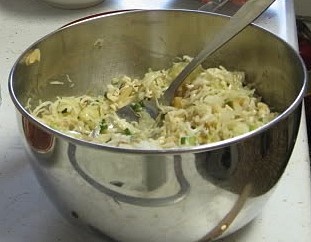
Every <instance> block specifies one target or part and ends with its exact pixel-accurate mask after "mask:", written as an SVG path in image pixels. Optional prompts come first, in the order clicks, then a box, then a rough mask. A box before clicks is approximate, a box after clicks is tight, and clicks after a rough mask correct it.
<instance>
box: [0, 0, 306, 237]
mask: <svg viewBox="0 0 311 242" xmlns="http://www.w3.org/2000/svg"><path fill="white" fill-rule="evenodd" d="M200 6H201V1H199V0H198V1H195V0H188V1H180V0H179V1H165V0H158V1H151V2H150V1H145V0H144V1H143V0H131V1H130V0H129V1H126V0H106V1H104V2H103V3H101V4H99V5H97V6H95V7H92V8H88V9H82V10H62V9H56V8H52V7H50V6H48V5H46V4H44V3H43V2H41V1H36V0H13V1H8V0H0V36H1V38H0V46H1V47H0V82H1V88H2V90H1V95H2V99H3V100H2V105H1V106H0V242H23V241H25V242H28V241H31V242H41V241H46V242H55V241H65V242H79V241H94V242H95V241H97V240H96V239H95V238H92V237H89V235H86V234H81V233H78V232H77V231H78V228H76V227H74V226H73V225H71V224H69V223H68V222H67V221H66V220H65V219H64V218H63V217H62V216H61V215H60V214H59V213H58V212H57V210H56V209H55V208H54V206H53V205H52V204H51V203H50V201H49V200H48V198H47V197H46V195H45V194H44V192H43V190H42V189H41V187H40V186H39V184H38V182H37V180H36V178H35V176H34V174H33V172H32V170H31V167H30V165H29V163H28V157H27V156H26V153H25V151H24V148H23V146H22V142H21V140H20V133H19V131H18V129H17V121H16V117H15V110H14V106H13V103H12V102H11V99H10V97H9V94H8V90H7V82H8V76H9V72H10V69H11V68H12V66H13V64H14V62H15V60H16V59H17V58H18V56H19V55H20V54H21V53H22V52H23V51H24V50H25V49H26V48H27V47H28V46H29V45H31V44H32V43H33V42H35V41H36V40H38V39H39V38H41V37H43V36H44V35H46V34H48V33H49V32H51V31H53V30H55V29H57V28H59V27H61V26H62V25H64V24H66V23H68V22H70V21H72V20H75V19H77V18H81V17H84V16H87V15H90V14H94V13H99V12H104V11H108V10H117V9H129V8H192V9H196V8H198V7H200ZM271 13H273V14H271ZM294 20H295V14H294V9H293V1H292V0H277V1H276V2H275V3H274V4H273V5H272V6H271V7H270V8H269V10H268V11H267V12H266V13H264V14H263V16H261V17H260V18H259V19H258V20H257V21H256V22H257V23H258V24H259V25H261V26H263V27H264V28H266V29H268V30H270V31H272V32H274V33H275V34H277V35H279V36H280V37H281V38H283V39H285V40H286V41H288V42H289V43H290V44H292V45H293V46H294V47H295V48H297V39H296V30H295V21H294ZM310 200H311V189H310V160H309V154H308V141H307V134H306V122H305V114H304V113H303V114H302V121H301V127H300V130H299V135H298V139H297V143H296V145H295V148H294V151H293V154H292V156H291V158H290V161H289V165H288V167H287V169H286V171H285V173H284V175H283V176H282V178H281V181H280V183H279V184H278V186H277V188H276V190H275V192H274V194H273V195H272V197H271V199H270V200H269V202H268V203H267V204H266V206H265V208H264V210H263V211H262V213H260V215H259V216H258V217H257V218H256V219H255V220H254V221H253V222H251V223H250V224H249V225H247V226H246V227H244V228H243V229H241V230H240V231H238V232H236V233H235V234H233V235H231V236H229V237H227V238H225V239H223V240H222V241H242V242H243V241H245V242H246V241H253V242H261V241H267V242H271V241H274V242H277V241H280V242H283V241H284V242H287V241H288V242H292V241H299V242H304V241H310V239H311V202H310Z"/></svg>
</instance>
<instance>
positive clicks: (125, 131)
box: [124, 128, 132, 135]
mask: <svg viewBox="0 0 311 242" xmlns="http://www.w3.org/2000/svg"><path fill="white" fill-rule="evenodd" d="M124 134H125V135H131V134H132V133H131V131H130V130H129V129H128V128H126V129H125V130H124Z"/></svg>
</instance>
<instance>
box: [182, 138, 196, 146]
mask: <svg viewBox="0 0 311 242" xmlns="http://www.w3.org/2000/svg"><path fill="white" fill-rule="evenodd" d="M196 141H197V138H196V137H195V136H191V137H188V136H183V137H181V138H180V144H181V145H195V144H196Z"/></svg>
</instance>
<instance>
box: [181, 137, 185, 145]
mask: <svg viewBox="0 0 311 242" xmlns="http://www.w3.org/2000/svg"><path fill="white" fill-rule="evenodd" d="M186 141H187V137H181V138H180V144H182V145H185V144H186Z"/></svg>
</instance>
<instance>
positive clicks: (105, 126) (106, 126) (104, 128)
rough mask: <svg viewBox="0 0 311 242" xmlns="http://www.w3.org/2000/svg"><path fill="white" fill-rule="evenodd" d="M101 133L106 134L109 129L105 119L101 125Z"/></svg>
mask: <svg viewBox="0 0 311 242" xmlns="http://www.w3.org/2000/svg"><path fill="white" fill-rule="evenodd" d="M99 129H100V131H99V132H100V133H101V134H102V133H104V132H105V131H106V130H107V129H108V124H107V123H106V120H105V119H103V120H102V121H101V122H100V124H99Z"/></svg>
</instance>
